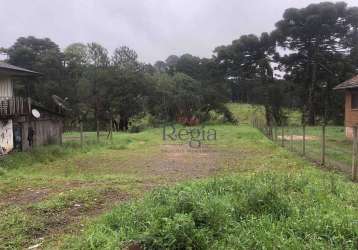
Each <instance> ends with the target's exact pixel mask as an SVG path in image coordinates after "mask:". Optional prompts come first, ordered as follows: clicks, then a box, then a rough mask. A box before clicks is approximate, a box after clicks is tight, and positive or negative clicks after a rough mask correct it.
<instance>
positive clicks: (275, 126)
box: [273, 123, 277, 142]
mask: <svg viewBox="0 0 358 250" xmlns="http://www.w3.org/2000/svg"><path fill="white" fill-rule="evenodd" d="M273 130H274V133H275V135H274V141H275V142H277V124H276V123H275V124H274V129H273Z"/></svg>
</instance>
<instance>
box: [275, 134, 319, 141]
mask: <svg viewBox="0 0 358 250" xmlns="http://www.w3.org/2000/svg"><path fill="white" fill-rule="evenodd" d="M277 138H278V139H279V140H281V139H282V136H280V135H279V136H277ZM283 138H284V140H286V141H290V140H291V135H285V136H284V137H283ZM292 140H293V141H303V136H302V135H292ZM305 140H306V141H318V140H319V137H318V136H313V135H306V136H305Z"/></svg>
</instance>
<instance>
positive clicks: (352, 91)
mask: <svg viewBox="0 0 358 250" xmlns="http://www.w3.org/2000/svg"><path fill="white" fill-rule="evenodd" d="M334 89H336V90H344V91H345V115H344V125H345V128H346V136H347V137H348V138H352V137H353V126H358V75H357V76H355V77H353V78H352V79H349V80H347V81H345V82H343V83H341V84H339V85H338V86H336V87H335V88H334Z"/></svg>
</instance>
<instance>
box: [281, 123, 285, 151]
mask: <svg viewBox="0 0 358 250" xmlns="http://www.w3.org/2000/svg"><path fill="white" fill-rule="evenodd" d="M284 137H285V127H284V126H283V125H282V129H281V146H282V147H284V146H285V142H284Z"/></svg>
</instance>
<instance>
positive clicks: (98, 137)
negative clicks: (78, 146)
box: [96, 120, 99, 143]
mask: <svg viewBox="0 0 358 250" xmlns="http://www.w3.org/2000/svg"><path fill="white" fill-rule="evenodd" d="M96 124H97V143H98V142H99V120H97V122H96Z"/></svg>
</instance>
